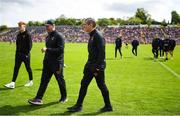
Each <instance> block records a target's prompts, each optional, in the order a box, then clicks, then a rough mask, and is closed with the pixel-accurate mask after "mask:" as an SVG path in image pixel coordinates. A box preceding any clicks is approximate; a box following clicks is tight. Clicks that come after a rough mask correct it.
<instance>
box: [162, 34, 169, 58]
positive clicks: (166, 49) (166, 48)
mask: <svg viewBox="0 0 180 116" xmlns="http://www.w3.org/2000/svg"><path fill="white" fill-rule="evenodd" d="M169 43H170V39H169V37H166V38H165V39H164V46H163V50H164V52H165V53H166V58H165V61H166V60H168V52H169V48H170V44H169Z"/></svg>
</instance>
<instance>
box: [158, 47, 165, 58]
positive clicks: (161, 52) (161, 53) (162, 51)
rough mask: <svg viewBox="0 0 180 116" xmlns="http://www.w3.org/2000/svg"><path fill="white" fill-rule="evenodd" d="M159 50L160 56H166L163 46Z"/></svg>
mask: <svg viewBox="0 0 180 116" xmlns="http://www.w3.org/2000/svg"><path fill="white" fill-rule="evenodd" d="M159 51H160V57H162V56H164V50H163V48H160V49H159Z"/></svg>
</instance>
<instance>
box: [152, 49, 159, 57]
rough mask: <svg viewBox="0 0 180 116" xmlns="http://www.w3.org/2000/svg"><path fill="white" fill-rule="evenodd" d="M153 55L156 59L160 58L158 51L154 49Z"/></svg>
mask: <svg viewBox="0 0 180 116" xmlns="http://www.w3.org/2000/svg"><path fill="white" fill-rule="evenodd" d="M152 53H153V54H154V58H158V49H154V48H153V49H152Z"/></svg>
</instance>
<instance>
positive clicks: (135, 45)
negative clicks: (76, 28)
mask: <svg viewBox="0 0 180 116" xmlns="http://www.w3.org/2000/svg"><path fill="white" fill-rule="evenodd" d="M131 44H132V46H133V47H137V46H138V45H139V41H138V40H136V39H134V40H133V41H132V43H131Z"/></svg>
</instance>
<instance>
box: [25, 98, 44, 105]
mask: <svg viewBox="0 0 180 116" xmlns="http://www.w3.org/2000/svg"><path fill="white" fill-rule="evenodd" d="M28 102H29V104H31V105H38V106H39V105H43V102H42V100H41V99H36V98H34V99H29V100H28Z"/></svg>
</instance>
